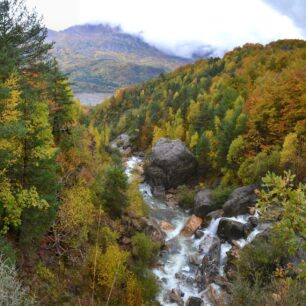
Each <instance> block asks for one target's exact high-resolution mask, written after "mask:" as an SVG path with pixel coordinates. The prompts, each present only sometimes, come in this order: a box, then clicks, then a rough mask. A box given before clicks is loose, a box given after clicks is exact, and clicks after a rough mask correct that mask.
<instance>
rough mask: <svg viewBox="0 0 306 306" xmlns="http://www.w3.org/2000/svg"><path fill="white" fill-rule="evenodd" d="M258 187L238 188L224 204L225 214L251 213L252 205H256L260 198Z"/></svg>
mask: <svg viewBox="0 0 306 306" xmlns="http://www.w3.org/2000/svg"><path fill="white" fill-rule="evenodd" d="M256 188H258V186H257V185H249V186H244V187H239V188H236V189H235V190H234V191H233V192H232V193H231V194H230V196H229V199H228V200H227V201H226V202H225V203H224V205H223V211H224V215H225V216H226V217H232V216H238V215H243V214H247V213H249V209H250V207H254V206H255V205H256V202H257V199H258V197H257V195H256V194H255V189H256Z"/></svg>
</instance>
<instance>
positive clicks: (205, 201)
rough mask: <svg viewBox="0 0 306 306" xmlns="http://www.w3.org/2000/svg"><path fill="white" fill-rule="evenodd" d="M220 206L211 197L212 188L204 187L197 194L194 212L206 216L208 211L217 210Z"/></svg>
mask: <svg viewBox="0 0 306 306" xmlns="http://www.w3.org/2000/svg"><path fill="white" fill-rule="evenodd" d="M218 208H219V207H218V205H216V204H215V203H214V201H213V200H212V197H211V190H210V189H204V190H201V191H199V192H198V193H197V194H196V196H195V204H194V210H193V211H194V214H195V215H196V216H198V217H205V216H206V215H207V214H208V213H210V212H212V211H215V210H217V209H218Z"/></svg>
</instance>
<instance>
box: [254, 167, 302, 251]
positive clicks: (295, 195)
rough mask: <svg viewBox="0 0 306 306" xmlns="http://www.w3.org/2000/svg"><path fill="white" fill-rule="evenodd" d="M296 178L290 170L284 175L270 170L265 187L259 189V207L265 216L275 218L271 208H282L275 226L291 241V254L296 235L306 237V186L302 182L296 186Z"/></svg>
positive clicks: (265, 178) (294, 246) (294, 245)
mask: <svg viewBox="0 0 306 306" xmlns="http://www.w3.org/2000/svg"><path fill="white" fill-rule="evenodd" d="M294 178H295V176H294V175H292V174H291V172H290V171H289V172H286V171H285V172H284V175H283V176H277V175H276V174H274V173H270V172H269V173H268V174H267V175H266V176H265V177H264V178H263V179H262V185H263V189H262V190H260V191H258V195H259V197H260V200H259V201H258V207H259V208H260V209H261V211H262V213H263V215H264V216H266V217H268V218H271V217H272V218H273V217H275V216H273V209H269V208H273V207H276V208H279V209H280V211H281V218H280V221H279V222H277V223H275V224H274V228H275V230H276V231H277V232H278V233H279V234H280V235H282V236H283V239H285V241H287V243H289V242H290V246H289V248H288V250H289V252H290V253H291V254H294V252H295V251H296V247H297V246H296V235H300V236H302V237H306V220H305V213H306V198H305V190H306V186H305V184H302V183H300V184H299V185H298V186H297V187H295V186H294V184H293V181H294ZM271 214H272V216H271Z"/></svg>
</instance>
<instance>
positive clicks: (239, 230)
mask: <svg viewBox="0 0 306 306" xmlns="http://www.w3.org/2000/svg"><path fill="white" fill-rule="evenodd" d="M252 228H253V227H252V226H251V225H250V224H249V223H247V224H243V223H240V222H238V221H234V220H231V219H226V218H223V219H221V220H220V223H219V226H218V230H217V234H218V236H219V237H220V239H222V240H225V241H228V242H231V241H232V240H237V239H240V238H246V237H247V236H248V235H249V233H250V232H251V231H252Z"/></svg>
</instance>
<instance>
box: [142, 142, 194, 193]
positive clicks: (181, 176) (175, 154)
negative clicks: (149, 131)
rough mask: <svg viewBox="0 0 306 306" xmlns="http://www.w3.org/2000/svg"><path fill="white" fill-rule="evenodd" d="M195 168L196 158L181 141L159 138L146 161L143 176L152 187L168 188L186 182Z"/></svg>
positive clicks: (192, 175) (192, 174)
mask: <svg viewBox="0 0 306 306" xmlns="http://www.w3.org/2000/svg"><path fill="white" fill-rule="evenodd" d="M196 170H197V162H196V159H195V157H194V156H193V154H192V153H191V152H190V151H189V150H188V148H187V147H186V145H185V144H184V143H183V142H182V141H180V140H169V139H166V138H161V139H160V140H159V141H158V142H157V143H156V144H155V146H154V147H153V149H152V152H151V154H150V155H149V158H148V159H147V161H146V165H145V177H146V180H147V182H148V183H149V184H150V185H151V187H153V189H154V187H156V186H163V187H164V188H165V189H169V188H172V187H174V188H175V187H177V186H179V185H182V184H184V183H186V182H187V181H188V180H190V179H191V178H192V177H194V176H195V175H196Z"/></svg>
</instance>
